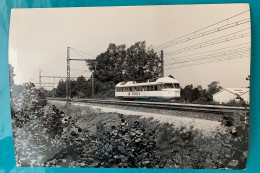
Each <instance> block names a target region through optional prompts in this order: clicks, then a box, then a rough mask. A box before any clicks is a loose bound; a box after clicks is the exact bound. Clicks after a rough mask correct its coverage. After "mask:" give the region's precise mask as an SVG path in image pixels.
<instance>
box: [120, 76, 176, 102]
mask: <svg viewBox="0 0 260 173" xmlns="http://www.w3.org/2000/svg"><path fill="white" fill-rule="evenodd" d="M115 97H116V98H119V99H161V100H173V99H178V98H180V84H179V82H178V81H177V80H176V79H174V78H170V77H163V78H159V79H157V80H156V81H155V82H145V83H136V82H133V81H129V82H120V83H118V84H117V85H116V87H115Z"/></svg>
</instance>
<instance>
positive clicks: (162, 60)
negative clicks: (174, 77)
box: [161, 50, 164, 77]
mask: <svg viewBox="0 0 260 173" xmlns="http://www.w3.org/2000/svg"><path fill="white" fill-rule="evenodd" d="M161 68H162V69H161V72H162V74H161V77H164V58H163V50H161Z"/></svg>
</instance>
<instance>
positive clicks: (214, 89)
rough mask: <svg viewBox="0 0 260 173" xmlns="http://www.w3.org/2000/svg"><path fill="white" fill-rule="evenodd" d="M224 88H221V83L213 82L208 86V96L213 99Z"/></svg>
mask: <svg viewBox="0 0 260 173" xmlns="http://www.w3.org/2000/svg"><path fill="white" fill-rule="evenodd" d="M222 88H223V87H222V86H220V84H219V81H213V82H211V84H209V85H208V92H207V95H208V97H209V98H211V99H212V96H213V94H215V93H217V92H219V91H220V90H221V89H222Z"/></svg>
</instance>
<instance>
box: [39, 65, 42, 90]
mask: <svg viewBox="0 0 260 173" xmlns="http://www.w3.org/2000/svg"><path fill="white" fill-rule="evenodd" d="M39 85H40V88H41V87H42V80H41V69H40V70H39Z"/></svg>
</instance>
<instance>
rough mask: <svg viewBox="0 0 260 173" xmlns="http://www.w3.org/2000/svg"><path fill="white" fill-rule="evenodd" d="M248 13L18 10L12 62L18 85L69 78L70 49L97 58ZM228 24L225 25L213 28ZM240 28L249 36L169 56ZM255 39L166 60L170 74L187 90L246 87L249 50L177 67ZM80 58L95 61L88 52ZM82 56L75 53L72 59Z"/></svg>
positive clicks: (234, 7) (184, 8) (208, 8)
mask: <svg viewBox="0 0 260 173" xmlns="http://www.w3.org/2000/svg"><path fill="white" fill-rule="evenodd" d="M247 10H249V6H248V4H225V5H224V4H218V5H175V6H174V5H172V6H132V7H86V8H51V9H15V10H12V15H11V24H10V36H9V62H10V63H11V64H12V65H13V66H14V70H15V74H16V77H15V78H14V80H15V83H24V82H29V81H32V82H38V81H39V79H38V78H39V77H38V76H39V70H40V69H41V70H42V75H55V76H66V55H67V52H66V51H67V47H68V46H70V47H73V48H75V49H79V50H82V51H84V52H87V53H89V54H92V55H94V56H96V55H98V54H100V53H102V52H104V51H105V50H106V49H107V47H108V45H109V43H115V44H117V45H120V44H126V46H127V47H129V46H130V45H132V44H134V43H135V42H137V41H143V40H145V41H146V44H147V46H158V45H160V44H162V43H165V42H168V41H171V40H174V39H176V38H178V37H181V36H184V35H186V34H189V33H191V32H193V31H196V30H199V29H201V28H203V27H207V26H209V25H211V24H214V23H216V22H219V21H222V20H225V19H227V18H229V17H231V16H234V15H236V14H239V13H241V12H244V11H247ZM247 18H250V12H246V13H243V14H242V15H238V16H236V17H234V18H232V19H230V20H227V21H226V23H227V24H230V23H234V22H237V21H241V20H244V19H247ZM223 25H225V22H222V23H219V24H218V25H214V27H216V26H219V27H221V26H223ZM214 27H213V28H214ZM248 28H249V30H246V29H248ZM241 30H245V31H243V33H244V34H246V33H248V32H249V34H250V23H245V24H241V25H239V26H236V27H231V28H229V29H226V30H223V31H220V32H216V33H214V34H209V35H207V36H203V37H200V38H197V39H194V40H191V41H188V42H184V43H181V44H177V45H174V46H170V47H168V48H166V49H164V52H165V53H167V52H171V51H174V50H179V49H181V48H185V47H189V46H192V45H194V44H198V43H202V42H205V41H208V40H211V39H214V38H217V37H220V36H224V35H228V36H229V37H230V36H231V35H232V34H231V33H234V32H238V31H241ZM234 37H235V35H234ZM224 38H225V37H224ZM250 41H251V36H247V37H242V38H239V39H234V40H232V41H227V42H224V43H218V44H214V45H211V46H207V47H204V48H200V49H196V50H192V51H187V52H184V53H180V54H176V55H172V56H166V57H165V76H168V75H169V74H171V75H173V76H174V77H175V78H176V79H177V80H178V81H179V82H180V84H181V86H182V87H184V86H185V85H188V84H193V85H194V86H197V85H202V86H203V87H204V88H205V87H206V86H207V85H208V84H209V83H211V82H212V81H219V82H220V84H221V85H222V86H223V87H227V88H234V87H247V86H248V81H246V80H245V78H246V77H247V76H248V75H249V74H250V57H247V56H246V55H250V53H248V52H247V54H246V53H243V54H242V56H241V58H236V59H232V60H226V61H219V62H214V63H205V64H200V65H192V66H185V65H187V64H184V63H182V62H181V63H180V61H178V62H177V63H175V64H174V62H175V61H173V60H174V58H178V59H184V60H186V59H187V57H188V58H189V57H190V56H191V55H194V54H198V53H202V52H208V51H212V50H216V49H219V50H222V51H223V49H224V48H228V47H232V46H236V45H240V44H243V46H244V47H245V46H248V47H249V48H250ZM247 43H248V44H247ZM240 47H242V46H240ZM236 48H239V47H236ZM233 55H234V54H231V55H230V56H233ZM81 56H82V57H84V58H93V57H91V56H87V55H85V54H81ZM81 56H79V55H78V54H76V53H74V52H71V58H82V57H81ZM230 56H229V57H230ZM195 57H197V56H195ZM204 59H205V58H204ZM211 60H212V59H211ZM220 60H221V58H220ZM222 60H223V58H222ZM195 62H197V61H195ZM204 62H206V61H204ZM208 62H209V61H208ZM172 64H174V65H172ZM178 64H180V65H178ZM192 64H193V63H192ZM182 65H184V66H183V67H181V68H177V67H180V66H182ZM71 68H72V69H73V70H72V71H71V76H79V75H81V74H83V75H84V76H90V72H89V71H88V70H87V67H86V66H85V64H84V62H75V61H74V62H73V61H72V62H71ZM50 81H51V82H52V81H53V80H50V79H46V78H43V79H42V82H50Z"/></svg>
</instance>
